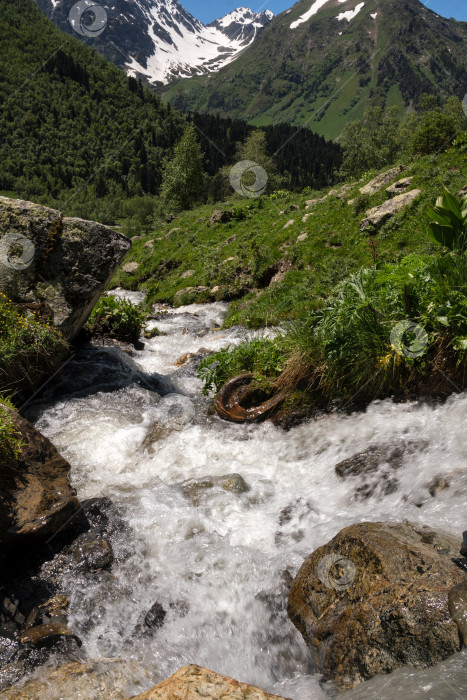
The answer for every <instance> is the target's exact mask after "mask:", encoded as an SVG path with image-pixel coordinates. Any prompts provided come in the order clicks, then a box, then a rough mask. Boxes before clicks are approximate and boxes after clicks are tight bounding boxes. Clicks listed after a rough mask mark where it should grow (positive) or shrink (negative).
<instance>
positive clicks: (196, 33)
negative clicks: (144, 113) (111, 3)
mask: <svg viewBox="0 0 467 700" xmlns="http://www.w3.org/2000/svg"><path fill="white" fill-rule="evenodd" d="M135 1H136V3H137V4H138V5H139V7H140V9H141V11H142V12H143V14H145V15H146V17H147V20H148V21H147V33H148V35H149V37H150V39H151V41H152V44H153V46H154V51H153V53H152V54H151V55H149V56H147V58H146V65H142V63H141V62H140V61H137V60H136V59H135V58H134V57H131V58H130V59H129V60H128V62H127V63H126V69H127V72H128V73H129V74H130V75H134V76H137V75H141V76H144V77H146V78H147V79H148V80H149V81H150V82H152V83H156V82H162V83H169V82H170V81H171V80H173V79H175V78H180V77H190V76H193V75H203V74H205V73H210V72H214V71H218V70H220V69H221V68H222V67H223V66H225V65H227V64H228V63H231V61H233V60H234V59H235V58H236V57H237V56H238V54H239V53H240V52H241V51H243V50H244V49H245V48H247V47H248V46H250V44H251V43H252V42H253V41H254V40H255V39H256V37H257V36H258V34H259V33H260V32H261V31H262V29H264V27H265V26H266V25H267V24H269V22H270V21H271V19H272V18H273V17H274V15H273V13H272V12H270V11H269V10H266V11H265V12H261V13H255V12H252V11H251V10H250V9H248V8H246V7H241V8H238V9H237V10H234V11H233V12H230V13H229V14H228V15H226V16H225V17H222V18H221V19H219V20H216V21H215V22H213V23H211V24H210V25H208V26H206V25H204V24H203V23H202V22H200V21H199V20H197V19H195V18H194V17H193V16H192V15H190V13H189V12H187V11H186V10H185V8H184V7H182V6H181V5H180V3H178V2H177V0H135Z"/></svg>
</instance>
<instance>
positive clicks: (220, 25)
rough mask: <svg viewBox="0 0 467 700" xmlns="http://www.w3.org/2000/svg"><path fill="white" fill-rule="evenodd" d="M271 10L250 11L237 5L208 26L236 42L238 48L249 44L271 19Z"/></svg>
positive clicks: (272, 15) (272, 14)
mask: <svg viewBox="0 0 467 700" xmlns="http://www.w3.org/2000/svg"><path fill="white" fill-rule="evenodd" d="M273 17H274V13H272V12H271V10H265V11H264V12H252V10H250V9H249V8H248V7H238V8H237V9H236V10H233V11H232V12H229V14H227V15H225V16H224V17H221V18H220V19H217V20H216V21H215V22H211V24H209V25H208V27H214V28H215V29H218V30H219V31H221V32H222V33H223V34H225V36H226V37H227V39H228V40H229V41H230V42H237V43H238V44H239V46H240V48H246V47H247V46H249V45H250V44H251V43H252V42H253V41H254V40H255V39H256V37H257V36H258V34H259V33H260V32H261V31H262V30H263V29H264V27H265V26H266V25H268V24H269V22H270V21H271V20H272V19H273Z"/></svg>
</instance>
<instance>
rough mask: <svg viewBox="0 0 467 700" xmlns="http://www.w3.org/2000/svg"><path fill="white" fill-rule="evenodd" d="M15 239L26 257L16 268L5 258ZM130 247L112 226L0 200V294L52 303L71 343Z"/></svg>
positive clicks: (55, 321) (56, 321) (56, 319)
mask: <svg viewBox="0 0 467 700" xmlns="http://www.w3.org/2000/svg"><path fill="white" fill-rule="evenodd" d="M14 236H16V237H17V240H18V243H17V244H16V245H15V246H14V247H16V248H18V250H19V249H21V251H22V252H21V253H20V257H18V258H14V257H13V258H12V260H13V263H14V265H13V266H12V265H11V264H5V258H6V255H7V253H8V252H9V251H10V254H11V251H12V250H13V248H12V243H13V241H14V238H13V237H14ZM18 246H19V247H18ZM24 246H26V247H24ZM130 247H131V243H130V241H129V240H128V238H126V237H125V236H123V235H122V234H120V233H117V232H116V231H113V230H112V229H111V228H109V227H108V226H103V225H102V224H98V223H95V222H93V221H84V220H83V219H77V218H66V217H65V218H64V217H63V216H62V214H61V212H59V211H56V210H54V209H49V208H47V207H43V206H41V205H39V204H33V203H32V202H25V201H22V200H20V199H8V198H7V197H0V290H1V291H2V292H3V293H4V294H6V295H8V298H9V299H12V300H13V301H14V302H16V303H18V304H42V303H44V302H46V303H47V305H48V307H49V308H50V309H51V311H52V314H53V324H54V325H55V326H56V327H57V328H59V329H60V330H61V331H62V333H63V335H64V336H65V338H66V339H67V340H73V339H74V338H75V337H76V336H77V334H78V333H79V331H80V330H81V328H82V326H83V324H84V323H85V321H86V320H87V318H88V316H89V314H90V313H91V311H92V309H93V307H94V305H95V304H96V302H97V300H98V299H99V297H100V296H101V295H102V294H103V293H104V291H105V288H106V285H107V283H108V282H109V281H110V279H111V278H112V276H113V274H114V273H115V271H116V269H117V267H118V265H119V263H120V262H121V261H122V259H123V257H124V256H125V255H126V253H127V252H128V250H129V249H130ZM15 261H16V262H15Z"/></svg>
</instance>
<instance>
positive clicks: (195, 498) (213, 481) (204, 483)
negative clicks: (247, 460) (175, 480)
mask: <svg viewBox="0 0 467 700" xmlns="http://www.w3.org/2000/svg"><path fill="white" fill-rule="evenodd" d="M180 487H181V489H182V491H183V494H184V496H186V497H187V498H189V499H190V501H191V502H192V503H193V505H194V506H199V504H200V502H201V501H202V499H203V495H205V494H206V492H209V491H211V490H212V489H215V488H221V489H223V490H224V491H230V492H231V493H236V494H240V493H246V492H247V491H249V490H250V487H249V486H248V484H247V483H246V481H245V479H244V478H243V477H242V476H241V475H240V474H225V475H223V476H205V477H202V478H201V479H188V480H187V481H182V483H181V484H180Z"/></svg>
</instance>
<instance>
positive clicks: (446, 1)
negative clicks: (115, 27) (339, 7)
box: [179, 0, 467, 24]
mask: <svg viewBox="0 0 467 700" xmlns="http://www.w3.org/2000/svg"><path fill="white" fill-rule="evenodd" d="M179 1H180V2H181V4H182V5H183V6H184V7H186V9H187V10H188V11H189V12H191V14H192V15H194V16H195V17H197V18H198V19H200V20H201V21H202V22H204V23H205V24H207V23H208V22H212V20H214V19H218V18H219V17H222V15H226V14H227V13H228V12H231V11H232V10H235V8H237V7H249V8H250V9H252V10H254V11H255V12H261V11H262V10H272V11H273V12H274V14H276V15H277V14H279V12H282V11H283V10H287V9H288V8H289V7H291V6H292V5H293V4H294V2H293V0H179ZM421 1H422V2H423V4H424V5H427V6H428V7H429V8H430V10H433V11H434V12H437V13H438V14H439V15H444V16H445V17H455V19H459V20H462V21H464V22H467V0H421ZM309 2H310V7H311V5H312V3H313V0H309ZM383 2H384V0H383ZM356 4H357V3H356Z"/></svg>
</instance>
